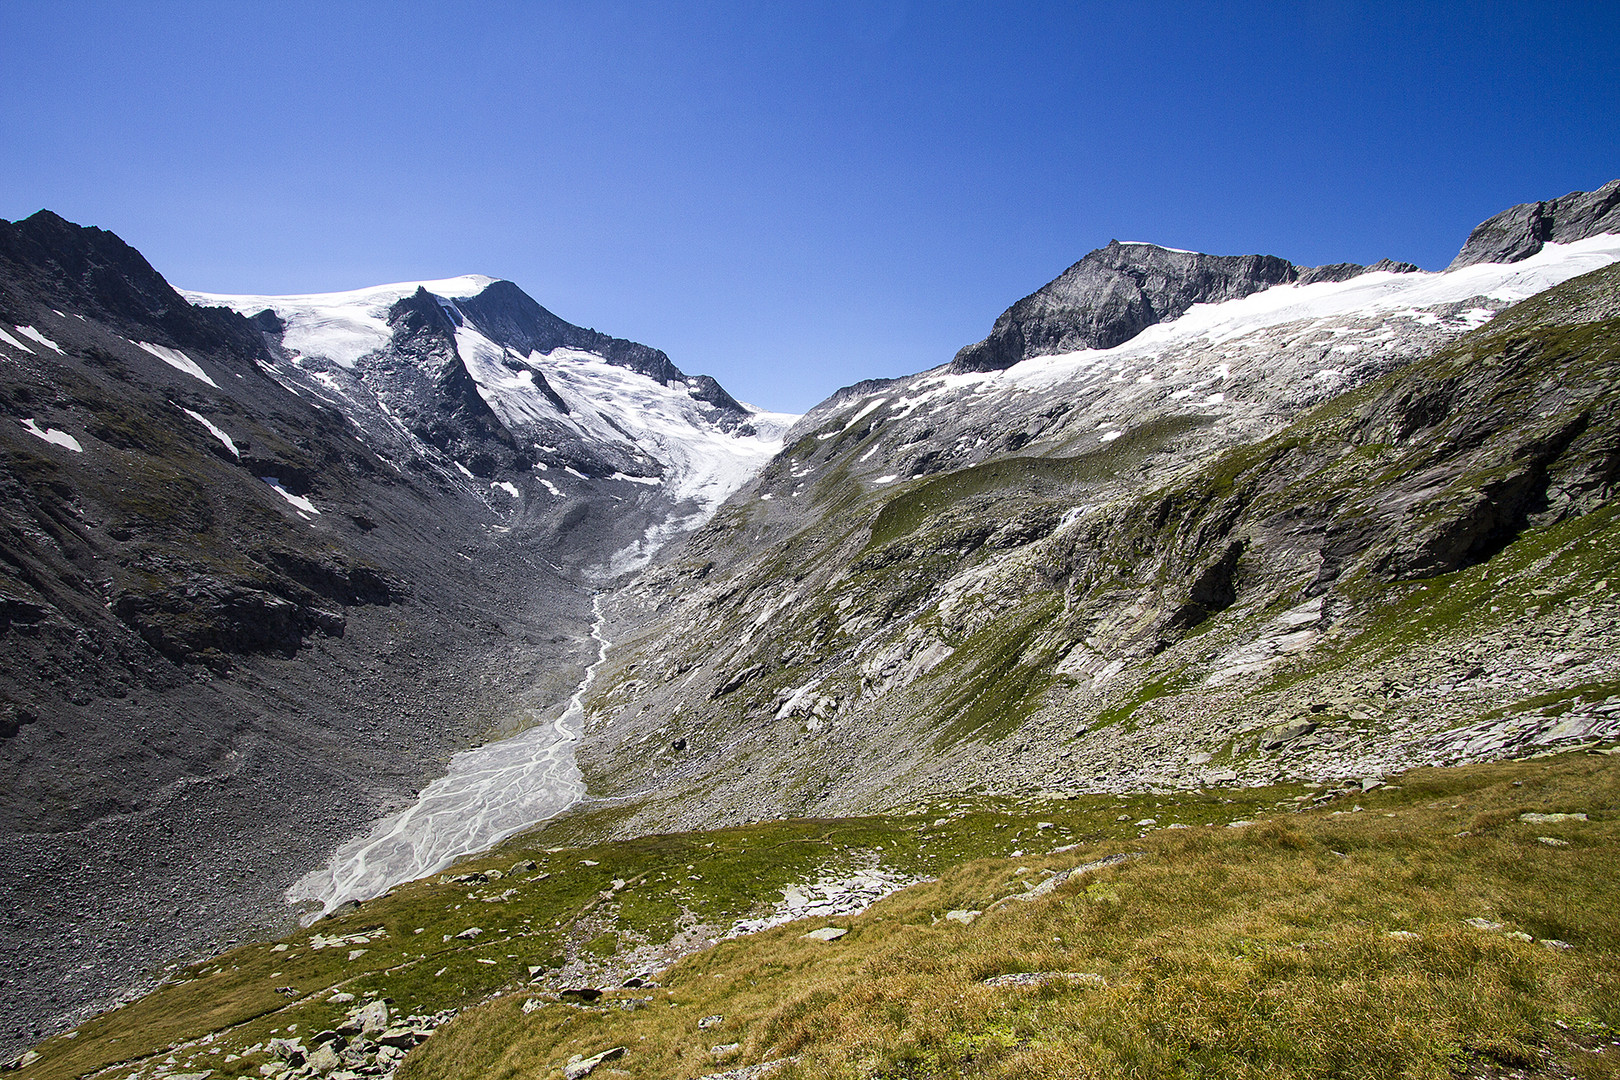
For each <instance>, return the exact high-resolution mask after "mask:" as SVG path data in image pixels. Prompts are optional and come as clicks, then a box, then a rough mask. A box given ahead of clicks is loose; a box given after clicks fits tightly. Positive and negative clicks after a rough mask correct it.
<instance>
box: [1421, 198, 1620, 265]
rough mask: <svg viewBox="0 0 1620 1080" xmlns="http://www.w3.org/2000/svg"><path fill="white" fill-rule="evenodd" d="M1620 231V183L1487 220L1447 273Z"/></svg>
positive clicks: (1521, 206) (1525, 206)
mask: <svg viewBox="0 0 1620 1080" xmlns="http://www.w3.org/2000/svg"><path fill="white" fill-rule="evenodd" d="M1613 232H1620V180H1610V181H1609V182H1608V183H1607V184H1604V185H1603V186H1602V187H1600V188H1598V189H1597V190H1596V191H1572V192H1570V193H1569V194H1568V195H1564V196H1562V197H1560V198H1557V199H1549V200H1547V201H1545V202H1532V203H1520V204H1519V205H1518V206H1514V207H1510V208H1508V209H1506V210H1504V211H1502V212H1501V213H1500V214H1497V215H1496V216H1495V217H1492V218H1488V219H1486V220H1485V221H1483V222H1481V223H1480V224H1479V225H1478V226H1476V227H1475V229H1474V231H1473V232H1472V233H1470V234H1469V235H1468V242H1467V243H1465V244H1463V246H1462V250H1461V251H1459V252H1458V253H1457V257H1456V258H1455V259H1453V260H1452V261H1451V266H1450V267H1448V268H1447V269H1451V270H1456V269H1458V268H1459V267H1463V266H1473V265H1474V264H1475V263H1484V262H1519V261H1521V260H1523V259H1528V258H1529V257H1530V256H1532V255H1534V254H1535V253H1536V252H1538V251H1540V250H1541V249H1542V246H1543V245H1545V244H1549V243H1554V244H1567V243H1570V242H1572V241H1575V240H1584V239H1586V238H1587V237H1589V236H1597V235H1599V234H1601V233H1613Z"/></svg>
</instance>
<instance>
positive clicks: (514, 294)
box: [456, 281, 685, 382]
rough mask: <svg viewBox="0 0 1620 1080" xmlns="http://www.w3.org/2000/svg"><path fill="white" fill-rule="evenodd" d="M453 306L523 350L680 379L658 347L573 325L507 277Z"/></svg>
mask: <svg viewBox="0 0 1620 1080" xmlns="http://www.w3.org/2000/svg"><path fill="white" fill-rule="evenodd" d="M456 306H457V307H458V308H459V309H460V310H461V312H462V314H464V315H465V316H466V317H467V318H469V319H470V320H471V321H472V322H473V324H474V325H475V326H477V327H478V328H479V329H480V330H482V331H483V332H484V333H485V335H486V336H488V337H490V338H492V339H494V340H496V341H505V342H508V343H510V344H511V345H512V347H513V348H515V349H518V350H520V351H523V352H529V351H534V352H542V353H547V352H550V351H551V350H553V349H558V348H568V349H582V350H584V351H585V352H593V353H596V354H597V355H599V356H602V357H605V358H606V359H607V360H608V361H609V362H610V363H614V364H617V365H619V366H620V367H625V368H629V369H630V370H631V371H639V372H641V374H643V375H646V376H647V377H648V378H651V379H656V380H657V381H659V382H670V381H672V380H674V379H682V378H685V376H684V375H682V374H681V369H680V368H678V367H676V366H675V365H674V364H673V363H671V362H670V359H669V357H668V356H666V355H665V354H664V351H663V350H662V349H654V348H652V347H651V346H649V345H642V344H641V343H640V342H635V341H626V340H625V339H624V338H616V337H609V336H608V335H607V334H603V333H600V332H598V331H596V330H590V329H587V328H585V327H582V326H575V325H574V324H573V323H571V322H568V321H567V320H565V319H562V318H559V317H558V316H556V315H553V314H552V313H551V312H549V311H547V310H546V309H545V308H543V307H541V306H540V304H539V303H537V302H536V301H535V300H534V299H533V298H532V297H530V296H529V295H528V294H527V293H525V292H524V291H523V290H522V289H520V288H518V287H517V286H516V285H514V284H512V283H511V282H510V281H497V282H495V283H494V284H492V285H490V286H489V287H488V288H486V289H485V290H484V291H483V292H481V293H479V294H478V295H477V296H472V297H467V298H466V299H459V300H457V301H456Z"/></svg>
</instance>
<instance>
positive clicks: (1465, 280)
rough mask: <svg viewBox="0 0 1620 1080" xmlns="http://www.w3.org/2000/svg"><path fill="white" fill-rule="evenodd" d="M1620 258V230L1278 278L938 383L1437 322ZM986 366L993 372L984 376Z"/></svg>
mask: <svg viewBox="0 0 1620 1080" xmlns="http://www.w3.org/2000/svg"><path fill="white" fill-rule="evenodd" d="M1616 261H1620V236H1615V235H1604V236H1594V237H1590V238H1588V239H1585V240H1579V241H1576V242H1575V243H1572V244H1547V245H1546V246H1544V247H1543V248H1542V249H1541V251H1539V252H1537V253H1536V254H1535V255H1533V256H1531V257H1530V258H1528V259H1525V260H1524V261H1522V262H1516V263H1476V264H1475V265H1473V266H1465V267H1463V268H1462V269H1460V270H1451V271H1441V272H1439V273H1427V272H1424V271H1418V272H1416V273H1410V274H1396V273H1390V272H1387V271H1378V272H1376V273H1370V274H1362V275H1360V276H1359V277H1353V278H1351V279H1350V280H1348V281H1322V282H1317V283H1315V284H1311V285H1275V286H1273V287H1271V288H1269V289H1265V290H1263V291H1261V292H1257V293H1253V294H1251V295H1249V296H1245V297H1243V298H1241V299H1238V300H1228V301H1226V302H1224V303H1220V304H1195V305H1193V306H1192V307H1191V308H1189V309H1188V310H1187V312H1186V313H1185V314H1183V315H1182V316H1181V317H1180V318H1177V319H1173V320H1171V321H1170V322H1164V323H1158V324H1156V325H1153V326H1150V327H1148V328H1147V329H1146V330H1144V331H1142V332H1141V333H1140V334H1138V335H1137V336H1136V337H1134V338H1132V339H1131V340H1129V341H1127V342H1125V343H1124V344H1123V345H1117V346H1115V347H1114V348H1112V349H1081V350H1079V351H1077V352H1071V353H1063V354H1058V355H1052V356H1037V357H1031V358H1030V359H1028V360H1025V361H1023V362H1021V363H1018V364H1014V365H1013V366H1012V367H1010V368H1008V369H1007V370H1006V371H1005V372H994V373H973V374H968V375H955V376H946V377H945V378H946V379H948V380H950V383H949V384H948V385H947V386H941V387H939V390H940V391H944V390H945V389H947V388H950V389H954V388H955V387H956V386H958V385H966V384H969V383H988V382H992V381H1003V382H1005V383H1008V384H1010V385H1012V386H1015V387H1021V388H1027V389H1042V388H1045V387H1049V386H1053V385H1055V384H1057V383H1059V382H1062V381H1065V380H1067V379H1069V378H1071V377H1073V376H1074V375H1075V374H1076V373H1077V372H1078V371H1079V370H1081V369H1082V368H1085V367H1089V366H1093V365H1097V364H1103V363H1106V364H1108V365H1109V366H1111V367H1115V368H1119V369H1120V370H1123V368H1124V367H1125V366H1126V362H1127V361H1129V360H1131V359H1132V358H1137V357H1144V358H1145V357H1148V356H1150V355H1151V354H1155V353H1158V352H1160V351H1162V350H1163V349H1164V348H1166V347H1167V346H1169V345H1172V344H1179V343H1181V342H1184V341H1189V340H1192V339H1195V338H1203V339H1206V340H1208V341H1210V342H1215V343H1219V342H1224V341H1230V340H1234V339H1237V338H1240V337H1243V336H1246V335H1248V334H1252V333H1254V332H1255V331H1258V330H1264V329H1266V328H1268V327H1273V326H1280V325H1282V324H1284V323H1291V322H1299V321H1304V320H1316V319H1330V318H1335V317H1339V316H1362V317H1366V316H1377V315H1382V316H1384V317H1386V318H1423V317H1425V316H1428V317H1429V318H1431V319H1433V320H1434V321H1436V322H1438V320H1439V317H1438V316H1435V315H1433V313H1432V312H1427V311H1425V309H1427V308H1432V307H1436V306H1438V305H1442V304H1452V303H1460V302H1462V301H1464V300H1469V299H1472V298H1474V297H1479V296H1482V297H1485V298H1487V299H1489V300H1495V301H1498V302H1500V303H1502V304H1513V303H1517V302H1518V301H1520V300H1524V299H1526V298H1528V297H1531V296H1534V295H1535V294H1536V293H1539V292H1542V291H1544V290H1546V289H1550V288H1552V287H1553V286H1554V285H1558V284H1560V283H1562V282H1564V281H1568V280H1569V279H1570V278H1573V277H1578V276H1580V275H1581V274H1585V273H1589V272H1590V271H1593V270H1597V269H1599V268H1601V267H1604V266H1607V265H1609V264H1610V263H1612V262H1616ZM1490 315H1491V312H1490V311H1489V309H1485V308H1473V309H1470V310H1469V311H1467V312H1465V313H1464V314H1463V315H1462V316H1461V319H1462V321H1463V322H1464V323H1465V324H1467V325H1468V327H1469V328H1470V329H1472V328H1473V327H1476V326H1480V325H1483V324H1484V323H1485V321H1487V319H1488V318H1489V317H1490ZM986 374H988V375H989V376H990V378H983V377H982V376H983V375H986Z"/></svg>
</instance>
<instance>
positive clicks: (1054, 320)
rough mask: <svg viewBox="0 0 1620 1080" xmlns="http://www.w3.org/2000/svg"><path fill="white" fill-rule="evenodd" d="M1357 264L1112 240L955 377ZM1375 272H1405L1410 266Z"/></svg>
mask: <svg viewBox="0 0 1620 1080" xmlns="http://www.w3.org/2000/svg"><path fill="white" fill-rule="evenodd" d="M1368 269H1369V268H1368V267H1363V266H1360V265H1358V264H1356V263H1334V264H1332V265H1330V266H1319V267H1300V266H1295V265H1294V264H1293V263H1291V262H1289V261H1287V260H1286V259H1279V258H1277V257H1276V256H1273V255H1203V254H1199V253H1197V252H1192V251H1173V250H1171V249H1169V248H1162V247H1158V246H1157V245H1155V244H1122V243H1120V242H1119V241H1118V240H1112V241H1109V244H1108V246H1107V247H1105V248H1098V249H1097V250H1096V251H1093V252H1092V253H1091V254H1089V255H1087V256H1086V257H1085V258H1083V259H1081V260H1080V261H1079V262H1077V263H1075V264H1074V265H1073V266H1071V267H1069V268H1068V269H1067V270H1065V271H1064V272H1063V273H1062V274H1061V275H1059V276H1058V278H1057V279H1056V280H1054V281H1052V282H1050V283H1048V284H1047V285H1045V286H1043V287H1042V288H1041V289H1039V290H1038V291H1036V292H1034V293H1032V294H1030V295H1029V296H1026V297H1024V298H1023V299H1022V300H1020V301H1018V303H1016V304H1014V305H1013V306H1012V307H1010V308H1008V309H1007V310H1006V311H1004V312H1002V313H1001V316H1000V318H998V319H996V324H995V326H994V327H993V328H992V329H991V331H990V336H989V337H987V338H985V339H984V340H983V341H981V342H978V343H977V344H975V345H969V346H967V347H965V348H964V349H962V350H961V351H960V352H958V353H957V354H956V359H955V360H954V361H953V362H952V364H951V370H952V371H956V372H969V371H999V370H1002V369H1004V368H1009V367H1011V366H1012V365H1014V364H1016V363H1018V362H1019V361H1021V360H1027V359H1029V358H1030V357H1032V356H1044V355H1049V354H1052V353H1062V352H1072V351H1074V350H1077V349H1111V348H1113V347H1114V346H1116V345H1121V344H1123V343H1125V342H1127V341H1129V340H1130V339H1131V338H1133V337H1135V336H1136V335H1137V334H1140V333H1141V332H1142V331H1143V330H1146V329H1147V328H1148V327H1150V326H1152V325H1153V324H1154V323H1160V322H1165V321H1167V320H1169V319H1174V318H1176V317H1177V316H1178V315H1181V314H1182V313H1184V312H1185V311H1186V310H1187V309H1188V308H1190V307H1192V306H1193V305H1194V304H1216V303H1220V302H1222V301H1224V300H1237V299H1240V298H1242V297H1245V296H1248V295H1249V294H1250V293H1256V292H1260V291H1261V290H1262V289H1269V288H1271V286H1273V285H1282V284H1287V283H1290V282H1299V283H1301V284H1310V283H1312V282H1316V281H1346V280H1348V279H1350V278H1353V277H1355V276H1357V275H1358V274H1363V273H1366V272H1367V270H1368ZM1371 269H1377V270H1393V271H1395V272H1398V273H1404V272H1408V271H1411V270H1416V269H1417V267H1415V266H1413V265H1412V264H1410V263H1394V262H1390V261H1389V260H1387V259H1386V260H1384V261H1383V262H1381V263H1378V264H1377V265H1376V266H1374V267H1372V268H1371Z"/></svg>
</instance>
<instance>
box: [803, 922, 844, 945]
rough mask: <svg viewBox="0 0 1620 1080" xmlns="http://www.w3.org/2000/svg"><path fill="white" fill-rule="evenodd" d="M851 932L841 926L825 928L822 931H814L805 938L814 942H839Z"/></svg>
mask: <svg viewBox="0 0 1620 1080" xmlns="http://www.w3.org/2000/svg"><path fill="white" fill-rule="evenodd" d="M847 933H849V930H848V929H846V928H844V927H841V926H823V927H822V928H821V929H820V930H812V931H810V932H809V933H808V934H805V935H804V936H805V937H807V938H809V939H810V940H812V941H837V940H838V939H839V938H841V937H843V936H844V935H845V934H847Z"/></svg>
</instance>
